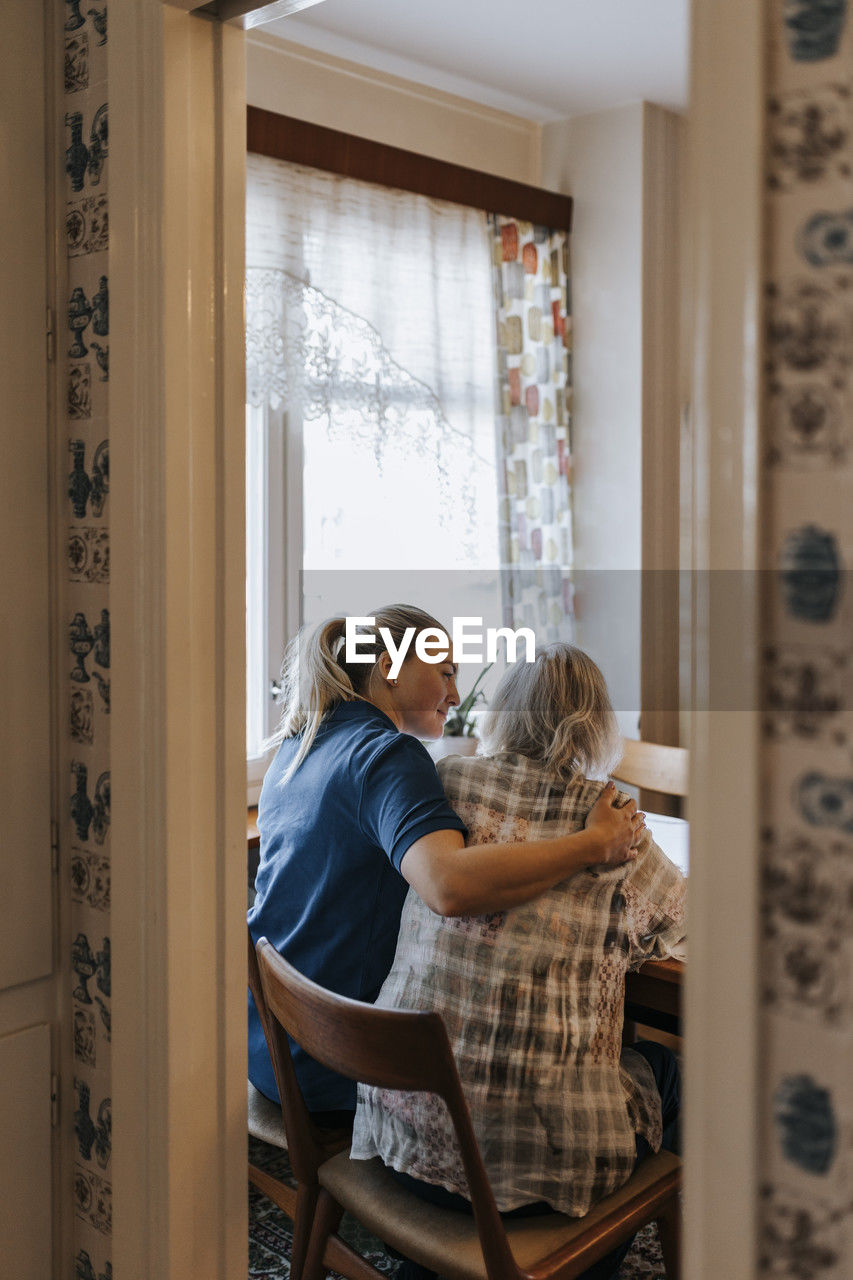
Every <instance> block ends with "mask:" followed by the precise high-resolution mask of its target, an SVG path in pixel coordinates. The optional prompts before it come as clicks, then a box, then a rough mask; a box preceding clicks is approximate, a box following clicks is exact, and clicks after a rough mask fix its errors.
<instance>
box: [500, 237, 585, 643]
mask: <svg viewBox="0 0 853 1280" xmlns="http://www.w3.org/2000/svg"><path fill="white" fill-rule="evenodd" d="M489 221H490V226H491V230H492V237H493V249H494V253H493V262H494V284H495V306H496V312H497V376H498V420H497V455H498V499H499V508H498V512H499V514H498V521H499V537H500V542H499V545H500V556H501V583H502V597H503V622H504V625H505V626H512V627H520V626H529V627H532V628H533V630H534V631H535V633H536V637H537V640H538V642H539V643H542V642H550V641H552V640H570V639H571V638H572V636H573V631H574V627H573V621H572V619H573V607H572V580H571V568H572V521H571V436H570V405H571V394H570V388H571V317H570V313H569V308H570V294H569V236H568V233H567V232H565V231H550V230H549V229H548V228H547V227H538V226H533V225H532V224H531V223H529V222H519V221H518V220H517V219H513V218H508V217H503V216H501V215H498V214H492V215H490V218H489Z"/></svg>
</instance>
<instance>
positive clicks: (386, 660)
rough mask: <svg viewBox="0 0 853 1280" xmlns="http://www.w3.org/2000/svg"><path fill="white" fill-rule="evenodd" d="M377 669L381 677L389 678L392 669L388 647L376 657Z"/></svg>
mask: <svg viewBox="0 0 853 1280" xmlns="http://www.w3.org/2000/svg"><path fill="white" fill-rule="evenodd" d="M375 670H377V671H378V672H379V675H380V677H381V679H383V680H387V679H388V672H389V671H390V670H391V655H390V653H389V652H388V650H387V649H383V651H382V653H380V655H379V657H378V658H377V659H376V667H375Z"/></svg>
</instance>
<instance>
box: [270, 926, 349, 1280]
mask: <svg viewBox="0 0 853 1280" xmlns="http://www.w3.org/2000/svg"><path fill="white" fill-rule="evenodd" d="M248 938H249V990H250V991H251V993H252V997H253V999H254V1001H255V1005H256V1007H257V1010H258V1015H259V1017H260V1020H261V1026H262V1027H263V1029H264V1036H265V1038H266V1042H267V1046H268V1048H269V1049H270V1053H272V1033H271V1027H272V1025H273V1024H272V1021H271V1019H270V1015H269V1010H268V1009H267V1005H266V1000H265V999H264V992H263V987H262V985H261V975H260V971H259V969H258V957H257V954H256V952H255V944H254V942H253V941H252V935H251V932H249V934H248ZM248 1086H249V1133H250V1134H251V1136H252V1137H253V1138H260V1139H261V1141H262V1142H267V1143H269V1145H270V1146H273V1147H279V1148H280V1149H281V1150H282V1151H287V1149H288V1147H287V1136H286V1134H285V1127H284V1122H283V1120H282V1114H281V1107H279V1106H277V1105H276V1103H274V1102H271V1101H270V1099H269V1098H266V1097H264V1095H263V1094H262V1093H261V1092H260V1091H259V1090H258V1089H256V1088H255V1086H254V1085H253V1084H252V1082H251V1080H249V1081H248ZM309 1123H310V1121H309ZM311 1131H312V1135H313V1137H314V1142H315V1148H316V1151H315V1155H314V1156H313V1158H312V1159H311V1160H302V1161H299V1162H298V1163H299V1168H300V1170H301V1173H302V1178H301V1179H300V1178H299V1174H298V1173H297V1170H296V1168H295V1164H296V1163H297V1162H295V1161H293V1159H291V1165H292V1166H293V1171H294V1174H296V1177H297V1186H296V1187H291V1186H289V1185H288V1183H286V1182H282V1181H281V1180H280V1179H279V1178H275V1177H273V1175H272V1174H271V1173H268V1172H267V1171H266V1170H265V1169H260V1168H259V1167H258V1166H257V1165H255V1164H252V1162H251V1160H250V1161H249V1182H250V1183H251V1184H252V1186H254V1187H257V1189H258V1190H259V1191H262V1192H263V1193H264V1195H265V1196H268V1197H269V1199H270V1200H272V1202H273V1204H277V1205H278V1207H279V1208H280V1209H283V1210H284V1212H285V1213H286V1214H287V1216H288V1218H291V1219H292V1220H293V1248H292V1254H291V1261H290V1274H291V1280H300V1276H301V1274H302V1268H303V1266H304V1263H305V1254H306V1251H307V1249H308V1240H309V1238H310V1235H311V1225H312V1222H313V1219H314V1209H315V1206H316V1203H317V1196H318V1194H319V1190H320V1186H319V1183H318V1182H317V1169H318V1168H319V1166H320V1165H321V1164H322V1162H323V1161H324V1160H326V1159H328V1158H329V1156H330V1155H332V1154H334V1153H335V1152H337V1151H340V1150H341V1149H342V1148H343V1147H348V1146H349V1142H348V1140H347V1139H345V1138H344V1137H343V1136H337V1135H331V1136H330V1135H323V1136H322V1137H321V1136H320V1135H317V1134H316V1132H315V1130H314V1127H313V1126H311ZM329 1265H330V1266H334V1265H335V1261H334V1260H332V1261H331V1262H330V1264H329Z"/></svg>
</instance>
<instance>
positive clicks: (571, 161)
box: [542, 103, 644, 736]
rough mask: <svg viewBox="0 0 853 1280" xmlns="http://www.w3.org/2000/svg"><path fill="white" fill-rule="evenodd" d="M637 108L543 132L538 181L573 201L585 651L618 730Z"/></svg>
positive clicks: (632, 624)
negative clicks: (602, 682)
mask: <svg viewBox="0 0 853 1280" xmlns="http://www.w3.org/2000/svg"><path fill="white" fill-rule="evenodd" d="M643 128H644V111H643V104H642V103H631V104H630V105H628V106H624V107H618V108H616V109H615V110H612V111H602V112H596V113H594V114H592V115H587V116H576V117H574V118H573V119H571V120H566V121H559V122H557V123H555V124H546V125H544V126H543V128H542V183H543V185H544V186H546V187H551V188H555V189H557V190H559V191H565V192H570V193H571V195H572V196H573V198H574V218H573V227H572V312H573V316H574V320H573V326H574V341H573V346H574V414H573V457H574V502H575V520H574V533H575V563H576V565H577V568H578V587H579V592H578V623H577V640H578V643H579V644H580V645H581V646H582V647H584V648H585V649H587V650H589V652H590V653H591V654H592V655H593V657H595V659H596V661H598V662H599V664H600V665H601V667H602V669H603V671H604V674H605V677H606V678H607V681H608V684H609V686H610V689H611V693H612V695H613V700H614V704H615V706H616V708H617V711H618V712H619V713H620V722H621V724H622V729H623V732H625V733H627V734H630V735H631V736H635V735H636V733H637V709H638V708H639V706H640V575H639V570H640V565H641V553H642V501H641V478H642V376H643V369H642V356H643V345H642V337H643V335H642V315H643V309H642V302H643V299H642V285H643V262H642V250H643Z"/></svg>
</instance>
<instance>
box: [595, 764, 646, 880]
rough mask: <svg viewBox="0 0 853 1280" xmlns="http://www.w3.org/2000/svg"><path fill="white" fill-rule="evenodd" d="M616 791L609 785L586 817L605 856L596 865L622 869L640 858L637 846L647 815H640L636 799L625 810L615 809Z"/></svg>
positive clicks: (601, 852) (596, 861) (629, 802)
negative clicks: (626, 864) (621, 867)
mask: <svg viewBox="0 0 853 1280" xmlns="http://www.w3.org/2000/svg"><path fill="white" fill-rule="evenodd" d="M615 798H616V788H615V786H614V785H613V783H612V782H608V784H607V786H606V787H605V788H604V790H603V791H602V793H601V795H600V796H599V797H598V799H597V800H596V802H595V804H594V805H593V806H592V808H591V809H590V811H589V813H588V814H587V815H586V823H585V824H584V825H585V826H586V829H587V831H588V832H589V833H590V835H593V836H594V837H595V839H596V841H597V842H599V843H600V846H601V849H600V854H601V856H600V857H598V858H596V859H595V862H594V865H598V866H605V867H618V866H621V865H622V863H623V862H631V861H633V859H634V858H636V856H637V845H638V844H639V843H640V840H641V839H642V837H643V832H644V830H645V814H642V813H638V812H637V805H636V802H635V801H634V800H629V801H628V802H627V803H626V804H624V805H622V807H621V808H619V809H617V808H615V806H614V803H613V802H614V800H615Z"/></svg>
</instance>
